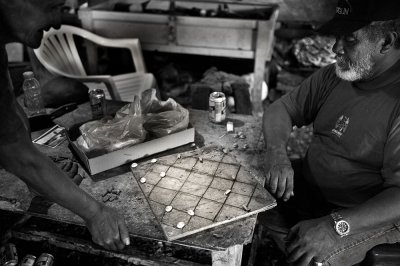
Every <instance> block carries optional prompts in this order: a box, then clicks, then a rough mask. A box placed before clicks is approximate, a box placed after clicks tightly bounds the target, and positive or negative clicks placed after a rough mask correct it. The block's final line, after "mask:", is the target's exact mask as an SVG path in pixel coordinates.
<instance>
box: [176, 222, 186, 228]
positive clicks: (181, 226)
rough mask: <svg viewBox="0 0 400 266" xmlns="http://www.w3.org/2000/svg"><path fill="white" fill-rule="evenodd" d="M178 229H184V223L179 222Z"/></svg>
mask: <svg viewBox="0 0 400 266" xmlns="http://www.w3.org/2000/svg"><path fill="white" fill-rule="evenodd" d="M176 227H177V228H178V229H182V228H183V227H185V223H184V222H179V223H178V224H177V225H176Z"/></svg>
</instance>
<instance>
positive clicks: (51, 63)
mask: <svg viewBox="0 0 400 266" xmlns="http://www.w3.org/2000/svg"><path fill="white" fill-rule="evenodd" d="M74 36H80V37H81V38H83V39H87V40H89V41H91V42H93V43H96V44H98V45H100V46H107V47H116V48H126V49H129V50H130V52H131V55H132V60H133V63H134V65H135V68H136V72H139V73H145V72H146V67H145V64H144V59H143V55H142V52H141V47H140V43H139V40H138V39H134V38H131V39H109V38H104V37H102V36H99V35H96V34H94V33H92V32H90V31H87V30H84V29H82V28H78V27H74V26H69V25H62V26H61V28H60V29H58V30H55V29H50V30H49V31H47V32H45V33H44V35H43V39H42V44H41V45H40V47H39V48H38V49H35V50H34V52H35V55H36V57H37V58H38V60H39V61H40V63H42V65H43V66H44V67H46V69H48V70H49V71H50V72H52V73H53V74H58V75H63V76H68V77H72V78H74V77H75V78H78V77H82V76H87V74H86V71H85V69H84V67H83V64H82V61H81V58H80V56H79V53H78V49H77V47H76V44H75V39H74Z"/></svg>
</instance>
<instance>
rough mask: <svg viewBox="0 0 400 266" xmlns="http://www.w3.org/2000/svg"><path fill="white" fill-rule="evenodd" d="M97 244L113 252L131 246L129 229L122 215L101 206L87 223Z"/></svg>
mask: <svg viewBox="0 0 400 266" xmlns="http://www.w3.org/2000/svg"><path fill="white" fill-rule="evenodd" d="M86 225H87V227H88V229H89V231H90V233H91V234H92V240H93V242H95V243H96V244H98V245H100V246H102V247H104V248H106V249H111V250H118V249H123V248H124V247H125V246H126V245H130V240H129V233H128V229H127V227H126V225H125V221H124V218H123V216H122V215H120V214H119V213H118V212H117V211H115V210H114V209H112V208H110V207H107V206H105V205H103V204H101V206H100V209H99V211H97V212H96V214H95V215H94V216H92V217H91V218H89V219H88V220H87V221H86Z"/></svg>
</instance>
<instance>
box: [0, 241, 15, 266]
mask: <svg viewBox="0 0 400 266" xmlns="http://www.w3.org/2000/svg"><path fill="white" fill-rule="evenodd" d="M17 264H18V254H17V248H16V247H15V245H14V244H12V243H8V244H7V245H5V246H3V247H1V248H0V265H4V266H15V265H17Z"/></svg>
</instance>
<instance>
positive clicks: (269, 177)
mask: <svg viewBox="0 0 400 266" xmlns="http://www.w3.org/2000/svg"><path fill="white" fill-rule="evenodd" d="M270 180H271V172H268V173H267V176H266V177H265V186H266V187H267V188H268V187H269V181H270Z"/></svg>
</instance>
